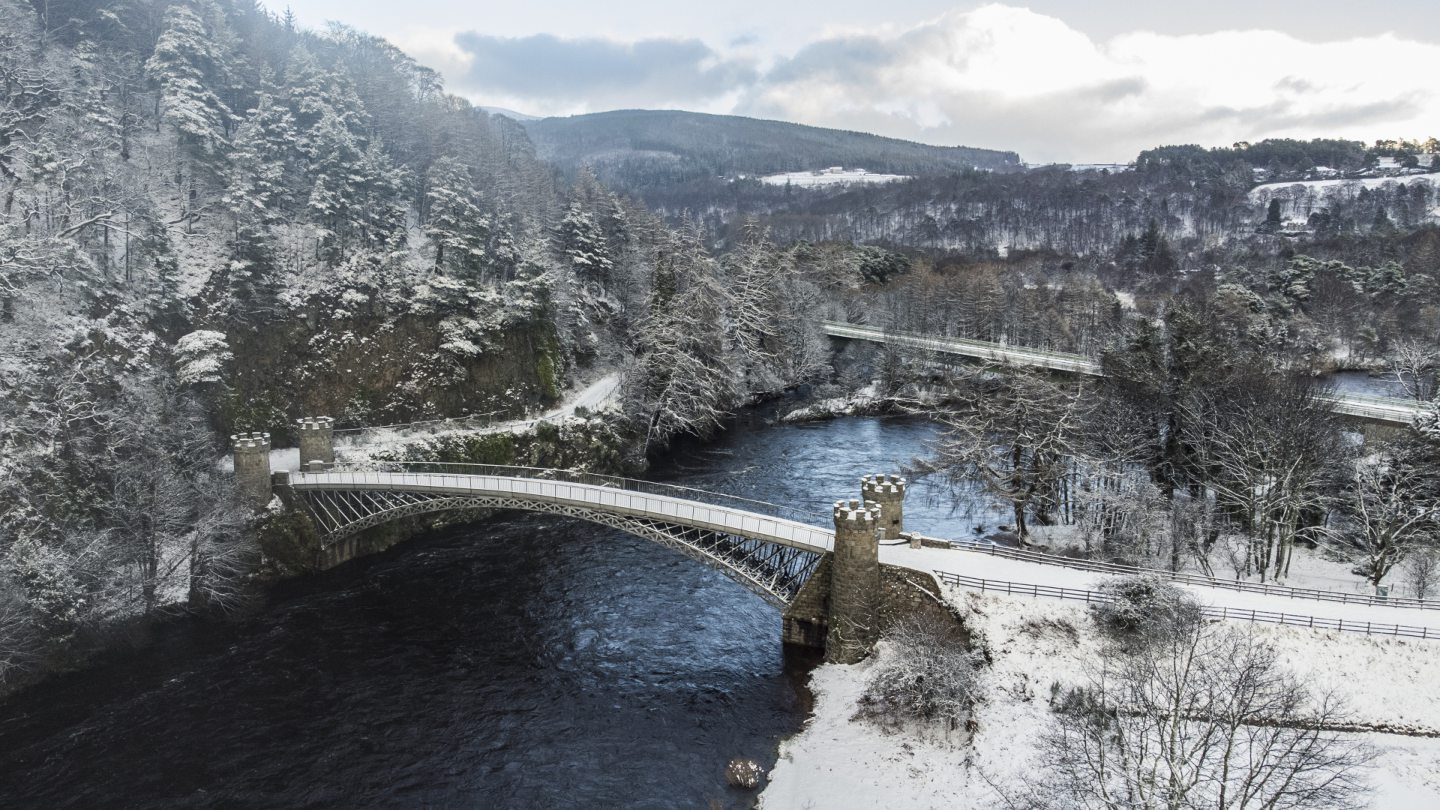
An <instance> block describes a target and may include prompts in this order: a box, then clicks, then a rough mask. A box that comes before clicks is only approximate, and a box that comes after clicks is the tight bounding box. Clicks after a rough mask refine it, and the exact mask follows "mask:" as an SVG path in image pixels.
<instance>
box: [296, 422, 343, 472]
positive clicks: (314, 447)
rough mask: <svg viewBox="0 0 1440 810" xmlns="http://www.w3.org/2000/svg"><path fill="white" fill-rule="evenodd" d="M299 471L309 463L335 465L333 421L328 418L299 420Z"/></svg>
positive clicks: (308, 465) (304, 468) (307, 467)
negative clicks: (318, 462)
mask: <svg viewBox="0 0 1440 810" xmlns="http://www.w3.org/2000/svg"><path fill="white" fill-rule="evenodd" d="M299 424H300V469H302V470H306V469H309V468H310V462H312V461H323V462H325V463H326V464H327V465H329V464H334V463H335V420H334V419H332V418H330V417H328V416H307V417H305V418H304V419H301V420H300V423H299Z"/></svg>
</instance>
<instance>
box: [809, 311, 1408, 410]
mask: <svg viewBox="0 0 1440 810" xmlns="http://www.w3.org/2000/svg"><path fill="white" fill-rule="evenodd" d="M823 326H824V329H825V334H827V335H830V336H831V337H838V338H846V339H848V340H865V341H869V342H871V343H883V344H887V345H891V346H903V347H905V348H910V349H921V350H924V351H932V352H940V353H942V354H954V355H959V356H962V357H973V358H976V359H979V360H989V361H991V362H995V363H1013V364H1015V365H1020V366H1032V367H1035V368H1047V369H1050V370H1052V371H1065V372H1069V373H1071V374H1083V375H1085V376H1088V377H1103V376H1105V372H1104V370H1103V369H1102V368H1101V367H1100V364H1099V363H1097V362H1095V361H1094V360H1092V359H1090V358H1088V357H1084V356H1081V355H1078V354H1068V353H1065V352H1050V351H1045V350H1043V349H1031V348H1026V347H1023V346H1006V345H1004V344H1002V343H989V342H986V341H983V340H970V339H969V338H956V337H936V336H934V335H921V334H914V333H910V332H890V331H887V330H885V329H881V328H878V327H874V326H863V325H860V324H853V323H840V322H839V321H825V322H824V324H823ZM1327 399H1328V400H1329V402H1330V404H1331V410H1332V411H1334V412H1335V413H1338V414H1342V415H1345V416H1353V417H1357V418H1359V419H1370V420H1372V421H1376V422H1385V423H1388V424H1395V425H1408V424H1410V422H1411V421H1413V420H1414V419H1415V415H1416V414H1417V413H1418V412H1419V409H1418V407H1417V406H1416V404H1415V403H1414V402H1411V401H1409V400H1405V399H1396V398H1393V397H1374V396H1366V395H1364V394H1352V393H1344V394H1338V393H1337V394H1335V395H1333V396H1330V397H1327Z"/></svg>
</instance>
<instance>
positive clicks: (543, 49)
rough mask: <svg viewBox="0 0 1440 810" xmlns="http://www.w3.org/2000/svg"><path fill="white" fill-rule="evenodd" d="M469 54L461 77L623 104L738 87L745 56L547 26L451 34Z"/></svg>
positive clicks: (557, 97)
mask: <svg viewBox="0 0 1440 810" xmlns="http://www.w3.org/2000/svg"><path fill="white" fill-rule="evenodd" d="M455 44H456V45H457V46H459V47H460V48H461V49H462V50H463V51H465V52H466V53H467V54H469V55H470V57H471V58H472V62H471V64H470V67H469V69H468V70H467V71H466V73H465V75H464V76H463V77H462V78H461V79H460V84H462V85H464V86H465V87H467V88H469V89H473V90H486V91H492V92H500V93H506V94H509V95H514V96H526V97H530V98H536V99H545V100H548V101H590V102H600V103H606V102H611V101H614V100H620V99H625V100H627V101H622V102H621V103H624V104H627V105H632V106H633V105H635V104H643V103H651V104H654V103H660V102H667V101H668V102H684V101H698V100H702V99H708V98H714V97H716V96H720V95H723V94H725V93H727V92H729V91H731V90H734V89H738V88H742V87H745V86H747V85H749V84H751V83H752V82H754V80H755V78H756V72H755V69H754V67H753V66H752V65H751V64H750V63H749V62H747V61H743V60H734V59H725V58H722V57H721V56H720V55H719V54H717V53H716V52H715V51H714V50H712V49H711V48H710V47H709V46H708V45H706V44H705V43H704V42H701V41H700V40H698V39H645V40H639V41H636V42H616V41H613V40H609V39H600V38H587V39H561V38H559V37H555V36H552V35H550V34H536V35H534V36H528V37H513V38H512V37H495V36H488V35H485V34H479V33H475V32H465V33H461V34H457V35H456V37H455Z"/></svg>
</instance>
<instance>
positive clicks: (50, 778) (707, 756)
mask: <svg viewBox="0 0 1440 810" xmlns="http://www.w3.org/2000/svg"><path fill="white" fill-rule="evenodd" d="M934 434H935V429H934V428H933V427H932V426H930V425H928V424H926V423H922V422H909V421H894V420H879V419H868V418H865V419H862V418H856V419H842V420H838V421H834V422H826V423H821V424H816V425H805V426H791V427H763V426H752V427H746V428H741V429H737V430H734V431H732V432H730V433H728V434H726V435H725V436H723V437H721V438H720V439H719V440H718V441H716V442H714V443H711V444H708V445H705V446H703V447H698V448H692V449H688V450H685V451H682V452H681V453H679V454H678V455H677V456H676V457H675V458H674V459H673V460H672V461H670V462H668V463H667V464H666V465H664V466H663V467H662V468H660V469H658V470H656V473H655V476H656V477H658V478H662V479H665V480H671V481H677V482H681V483H686V484H689V485H692V486H698V487H705V488H712V489H716V490H721V491H726V492H730V493H733V494H739V495H746V496H749V497H755V498H759V499H763V500H768V501H773V502H778V503H785V504H789V505H794V506H807V505H808V506H813V507H816V508H818V509H822V510H823V509H827V508H828V504H829V503H830V502H832V501H834V500H835V499H837V498H840V497H853V496H854V494H855V492H856V490H857V489H858V478H859V476H860V475H862V474H864V473H867V472H884V471H890V470H895V469H897V468H898V466H899V465H900V464H902V463H905V462H907V461H909V460H910V459H912V458H914V457H915V456H917V455H922V454H924V453H925V445H926V443H927V442H928V441H930V440H932V439H933V437H934ZM953 502H954V498H953V497H952V493H949V492H946V491H944V490H942V489H939V488H934V489H929V488H925V487H917V488H916V489H915V490H914V491H912V495H911V496H910V498H909V499H908V500H907V521H906V522H907V526H908V527H911V528H915V529H919V530H922V531H928V532H932V533H936V534H949V535H955V534H959V533H963V532H967V531H971V530H972V528H971V527H972V526H974V525H977V524H985V523H986V522H987V521H988V522H989V523H990V525H993V523H994V522H995V520H996V519H997V518H996V517H994V516H986V515H978V516H977V515H970V514H966V513H965V512H963V511H961V512H957V511H955V509H954V508H953V507H952V503H953ZM779 629H780V620H779V616H778V614H777V612H776V610H775V609H774V608H773V607H771V606H769V605H768V604H766V603H765V602H763V601H761V600H760V599H759V598H758V597H756V596H754V595H752V594H751V593H750V592H749V591H747V590H745V589H744V588H742V587H740V586H739V585H737V584H735V583H733V582H731V581H730V580H729V579H726V578H725V577H724V576H722V575H721V574H719V573H717V572H715V571H712V570H710V569H709V568H706V567H704V566H702V565H701V564H699V563H696V562H693V561H691V560H689V559H688V558H686V557H683V556H681V555H679V554H677V553H675V552H671V551H669V550H666V549H663V548H661V547H659V546H655V545H652V544H650V543H648V542H646V541H644V540H640V539H637V538H634V537H631V536H629V535H626V534H622V533H619V532H616V531H613V530H610V529H607V528H603V527H598V526H594V525H591V524H587V523H582V522H578V521H575V520H569V519H564V518H558V517H553V516H542V515H527V514H518V513H509V514H507V515H503V516H501V517H499V518H497V519H495V520H491V521H488V522H484V523H479V524H474V525H469V526H464V527H458V528H454V529H450V530H446V531H442V532H436V533H433V534H429V535H426V536H423V537H418V538H416V539H413V540H411V541H409V542H408V543H405V544H402V545H400V546H398V547H396V548H394V549H391V550H390V551H389V552H386V553H384V554H380V555H377V556H374V557H370V558H368V559H364V560H360V561H357V562H355V563H352V564H350V565H347V566H343V567H341V568H339V569H336V570H334V571H331V572H328V573H326V574H324V575H321V576H318V577H314V578H311V579H307V580H305V581H303V582H297V583H290V584H288V585H287V586H285V587H283V588H282V589H280V590H278V591H276V592H275V593H273V594H272V595H271V597H270V600H269V605H268V607H267V608H266V610H265V611H264V612H263V613H262V614H261V615H260V616H258V617H257V618H255V619H253V620H250V621H248V622H246V623H244V624H242V625H240V626H238V627H217V626H215V625H210V624H201V623H182V624H178V625H173V626H170V627H167V628H165V629H163V630H162V631H160V632H158V633H157V638H156V639H155V640H154V642H153V643H152V644H151V645H150V646H148V647H146V648H145V649H143V650H139V651H135V652H127V653H120V654H115V655H112V656H110V657H109V658H108V659H107V660H105V661H103V662H102V663H101V664H100V665H98V666H96V667H94V668H92V669H89V670H86V671H84V672H80V673H76V674H72V675H69V676H64V677H61V678H57V679H54V680H52V681H50V682H48V683H45V684H43V685H41V686H40V687H38V688H35V689H32V690H30V691H27V692H25V693H22V694H20V695H18V696H16V697H14V698H12V699H11V700H10V701H9V702H7V703H4V704H0V805H3V806H5V807H36V808H53V807H75V808H100V807H198V806H222V807H276V808H281V807H284V808H290V807H477V808H492V807H495V808H499V807H507V808H508V807H517V808H561V807H584V808H609V807H634V808H686V807H709V806H711V802H717V803H718V806H721V807H745V806H749V804H750V803H751V802H752V801H753V797H754V794H753V793H748V792H742V791H737V790H734V789H731V788H728V787H727V786H726V785H725V780H724V776H723V769H724V767H725V764H726V762H727V761H729V760H730V759H731V758H732V757H737V756H744V757H751V758H754V759H756V760H759V761H760V762H761V764H763V765H764V766H766V767H767V768H768V767H769V766H770V765H772V764H773V762H774V759H775V751H776V744H777V743H778V742H779V740H780V739H781V738H782V737H784V736H785V735H787V734H791V733H793V732H795V731H796V730H798V729H799V727H800V725H801V723H802V722H803V721H804V706H803V697H802V690H801V688H800V686H799V683H800V681H802V680H803V673H802V672H801V671H800V668H798V667H794V666H791V667H787V666H786V663H785V662H784V661H783V660H782V654H781V645H780V634H779Z"/></svg>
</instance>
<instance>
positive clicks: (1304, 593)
mask: <svg viewBox="0 0 1440 810" xmlns="http://www.w3.org/2000/svg"><path fill="white" fill-rule="evenodd" d="M946 542H949V543H950V545H951V546H954V547H963V548H964V549H966V550H967V551H974V552H977V553H981V554H988V555H990V556H992V557H1004V558H1006V559H1010V560H1019V561H1022V562H1031V563H1038V564H1040V565H1053V566H1058V567H1061V568H1077V569H1080V570H1082V571H1095V572H1098V573H1103V574H1148V575H1151V576H1157V577H1163V578H1165V579H1169V580H1171V581H1174V582H1180V583H1184V584H1186V585H1197V586H1200V587H1202V588H1218V589H1221V590H1227V591H1240V592H1243V593H1259V594H1264V595H1266V596H1283V597H1286V598H1289V599H1310V600H1314V601H1319V602H1339V603H1341V604H1346V605H1369V606H1372V607H1395V608H1415V609H1419V610H1440V600H1433V599H1431V600H1426V599H1411V598H1409V597H1399V596H1396V597H1386V596H1372V595H1369V594H1359V593H1343V592H1340V591H1322V590H1319V589H1315V588H1292V587H1290V586H1288V585H1268V584H1265V583H1260V582H1241V581H1236V580H1229V579H1219V578H1218V577H1207V576H1203V575H1196V574H1186V573H1182V572H1178V571H1166V570H1165V569H1163V568H1144V567H1141V566H1135V565H1120V564H1118V563H1107V562H1100V561H1097V560H1081V559H1075V558H1073V557H1062V556H1060V555H1058V554H1044V553H1042V552H1038V551H1026V550H1024V549H1018V548H1007V547H1005V546H997V545H995V544H994V543H986V542H983V541H980V540H969V539H966V540H949V541H946Z"/></svg>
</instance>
